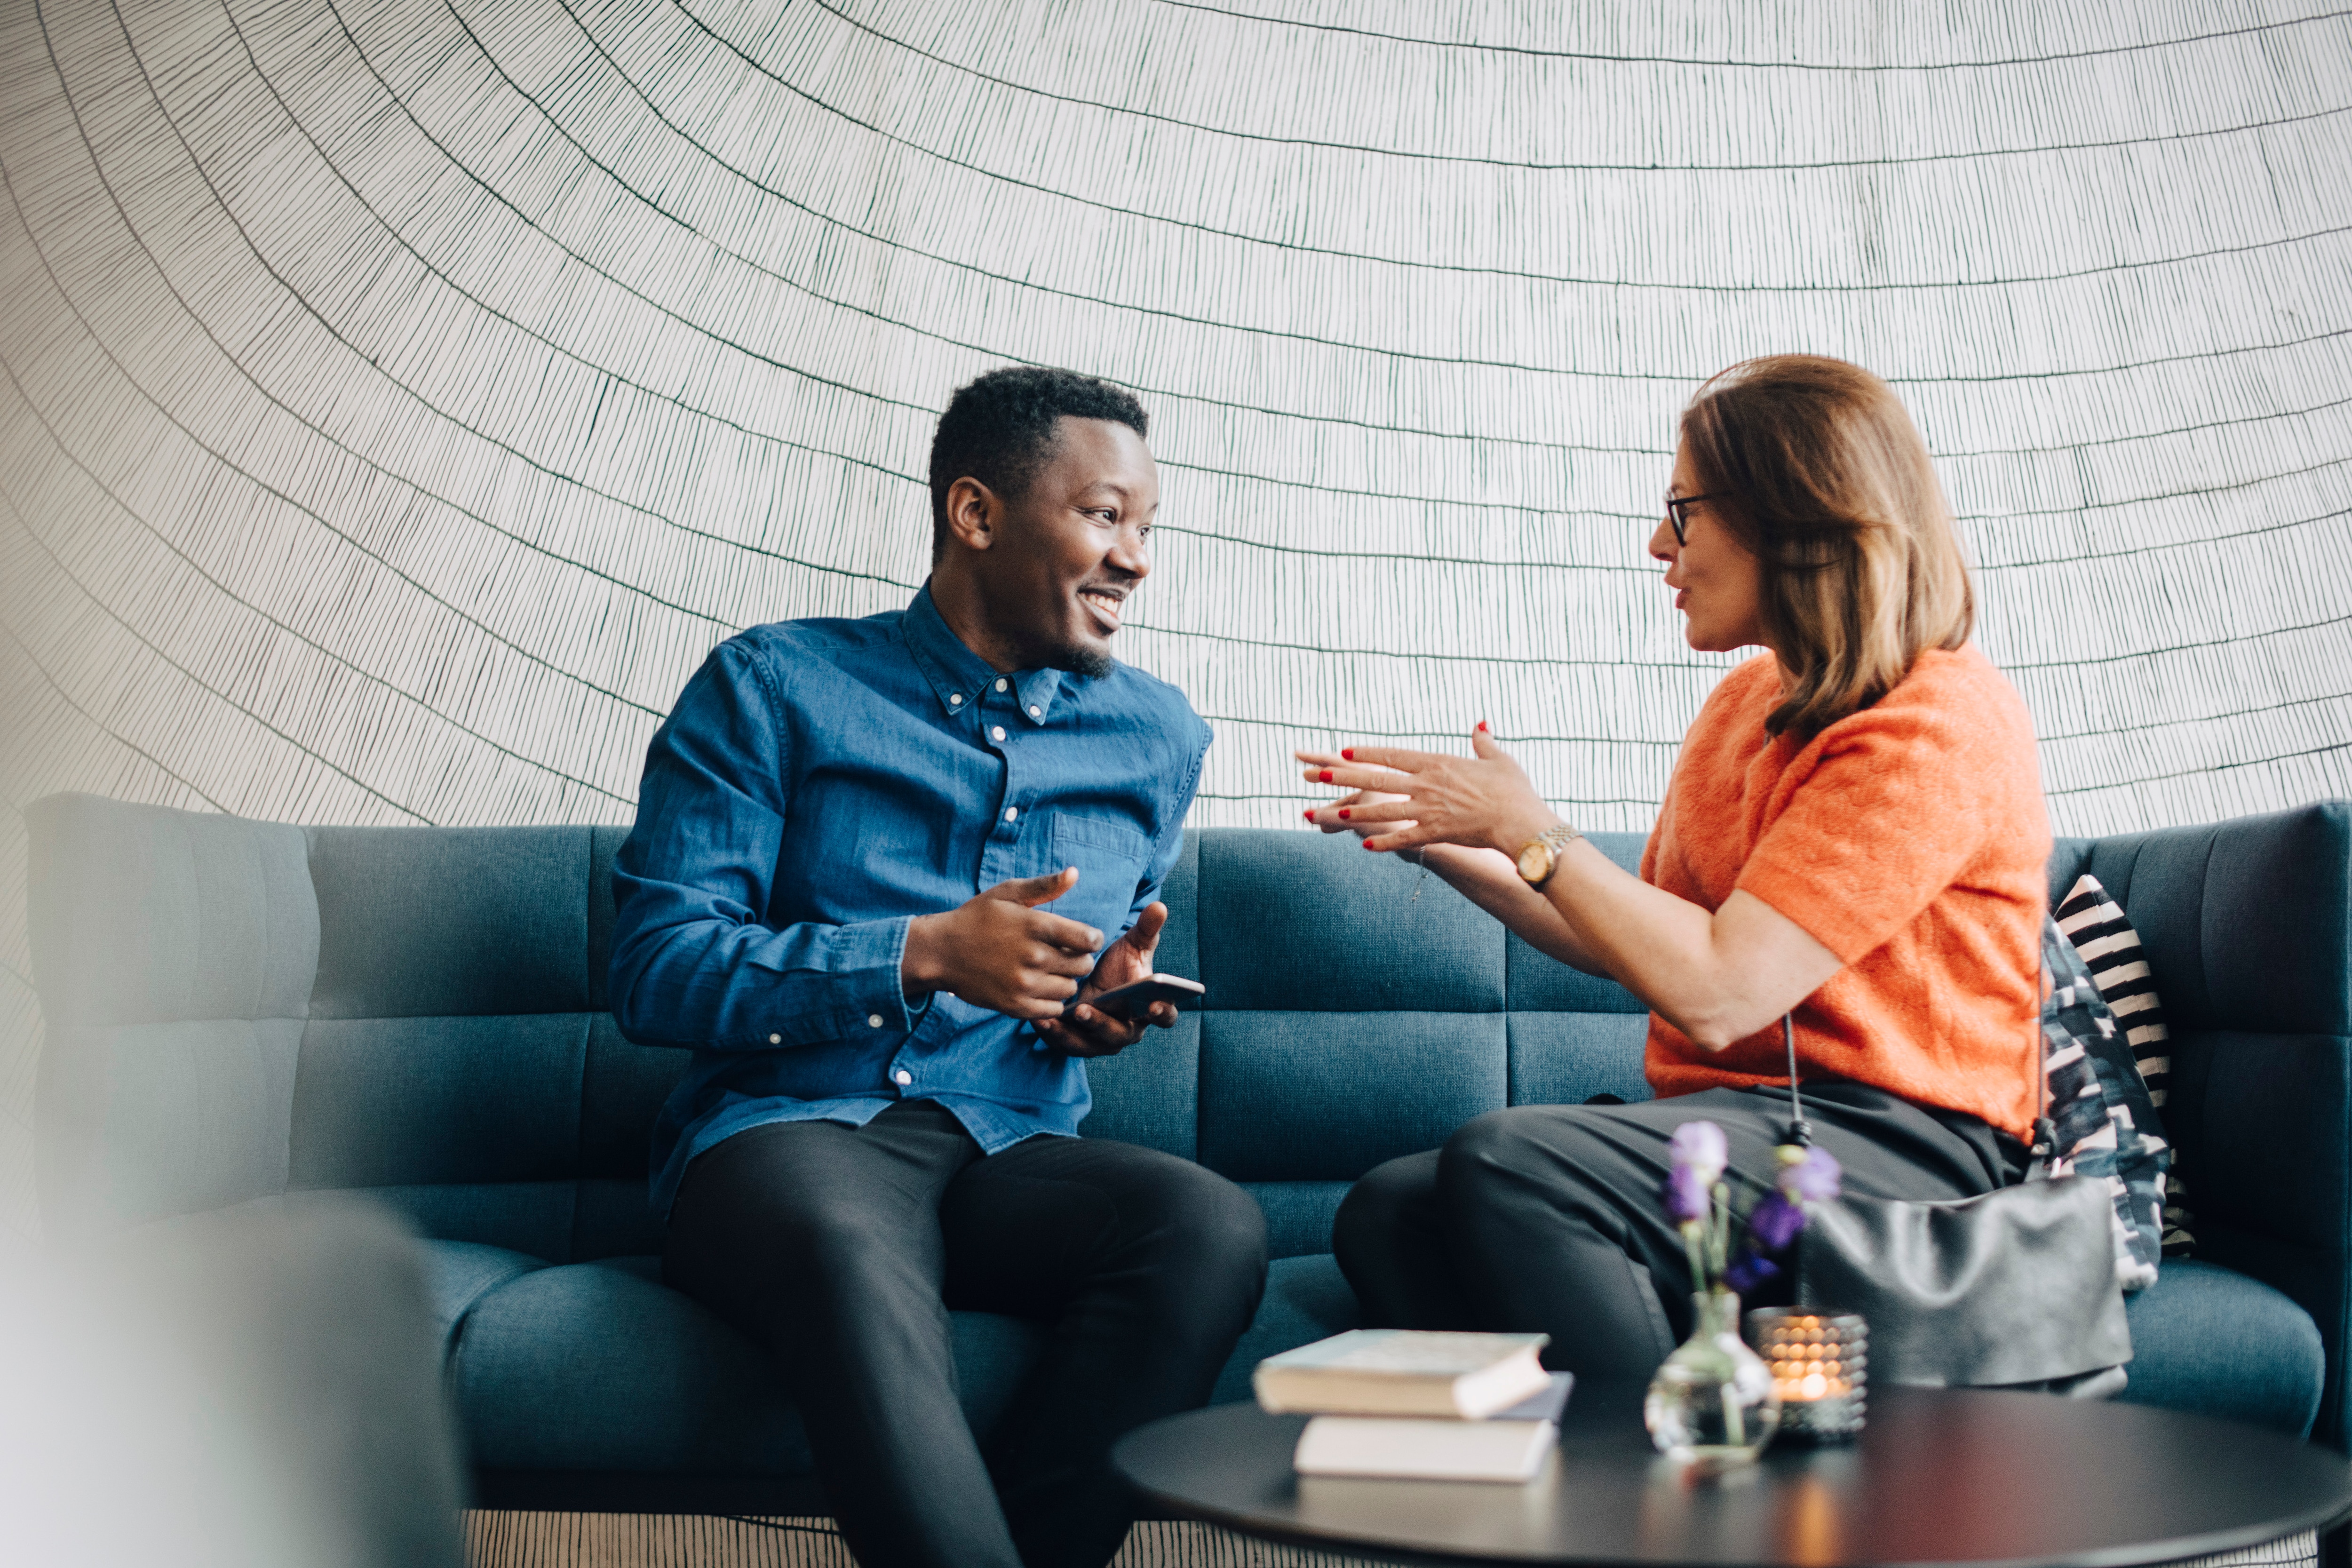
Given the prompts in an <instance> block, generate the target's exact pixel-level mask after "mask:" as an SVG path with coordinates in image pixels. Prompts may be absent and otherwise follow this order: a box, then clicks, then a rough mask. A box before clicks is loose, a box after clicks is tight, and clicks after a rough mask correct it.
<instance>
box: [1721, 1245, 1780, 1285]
mask: <svg viewBox="0 0 2352 1568" xmlns="http://www.w3.org/2000/svg"><path fill="white" fill-rule="evenodd" d="M1778 1278H1780V1265H1779V1264H1777V1263H1775V1262H1773V1261H1772V1260H1771V1259H1770V1258H1759V1257H1757V1256H1756V1255H1755V1254H1754V1253H1752V1252H1749V1251H1748V1250H1746V1249H1745V1248H1742V1249H1741V1251H1740V1253H1739V1256H1738V1257H1737V1258H1733V1259H1732V1260H1731V1266H1730V1267H1729V1268H1726V1269H1725V1270H1724V1271H1723V1285H1724V1289H1727V1290H1729V1291H1731V1292H1732V1293H1734V1294H1735V1295H1740V1296H1752V1295H1754V1294H1755V1293H1756V1289H1757V1287H1759V1286H1760V1285H1762V1284H1763V1283H1764V1282H1765V1281H1766V1280H1768V1279H1778Z"/></svg>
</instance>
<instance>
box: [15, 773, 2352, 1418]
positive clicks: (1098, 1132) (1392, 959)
mask: <svg viewBox="0 0 2352 1568" xmlns="http://www.w3.org/2000/svg"><path fill="white" fill-rule="evenodd" d="M26 823H27V826H28V827H29V829H30V830H31V838H32V865H31V870H32V878H31V895H32V908H31V914H32V930H33V939H34V959H35V964H36V968H37V979H38V984H39V987H40V994H41V999H42V1005H43V1008H44V1010H45V1012H46V1014H47V1020H48V1026H49V1046H48V1049H47V1051H46V1052H45V1053H44V1056H43V1059H42V1063H41V1069H40V1082H39V1087H38V1090H37V1101H38V1103H37V1128H36V1137H37V1162H38V1163H37V1175H38V1182H39V1187H40V1197H41V1204H42V1210H43V1215H44V1218H45V1221H46V1222H47V1225H48V1226H49V1227H50V1228H51V1230H52V1233H53V1234H58V1235H68V1234H71V1233H73V1232H75V1231H77V1230H81V1229H87V1228H97V1227H103V1226H110V1225H116V1224H120V1223H123V1222H125V1221H128V1220H135V1219H141V1218H147V1217H152V1216H157V1215H168V1214H178V1213H188V1212H194V1211H197V1210H202V1209H208V1208H216V1207H222V1206H226V1205H231V1204H235V1203H238V1202H242V1201H246V1200H247V1199H252V1198H257V1197H264V1196H270V1195H275V1194H282V1193H288V1192H299V1191H303V1190H309V1189H320V1188H359V1189H364V1190H367V1191H370V1192H373V1194H376V1195H378V1196H380V1197H382V1198H383V1199H384V1200H386V1201H388V1202H390V1203H392V1204H393V1205H395V1206H397V1207H399V1208H401V1209H403V1210H404V1211H405V1212H407V1213H408V1214H409V1215H411V1216H413V1217H414V1218H415V1221H416V1222H417V1224H418V1225H419V1226H421V1227H422V1228H423V1229H425V1231H426V1232H427V1233H428V1234H430V1235H434V1236H438V1237H446V1238H450V1239H457V1240H471V1241H484V1242H490V1243H494V1244H497V1245H500V1246H506V1247H515V1248H517V1249H518V1250H520V1251H525V1252H529V1253H531V1254H533V1255H534V1256H538V1257H541V1258H549V1259H551V1260H556V1261H569V1260H575V1259H580V1258H595V1257H604V1256H611V1255H616V1254H632V1253H645V1252H650V1251H654V1250H656V1249H657V1248H658V1247H659V1231H658V1227H657V1226H656V1223H655V1221H654V1218H653V1216H652V1215H650V1214H649V1213H648V1212H647V1208H646V1197H645V1190H646V1189H645V1167H646V1142H647V1131H648V1128H649V1127H650V1124H651V1122H652V1119H653V1115H654V1111H655V1109H656V1107H657V1106H658V1105H659V1103H660V1102H661V1100H662V1099H663V1098H664V1097H665V1096H666V1095H667V1092H668V1090H669V1088H670V1086H671V1084H672V1083H674V1082H675V1080H676V1079H677V1075H678V1074H679V1073H680V1072H681V1071H683V1070H684V1067H685V1059H686V1053H684V1052H681V1051H675V1050H665V1049H657V1048H647V1047H638V1046H635V1045H632V1044H631V1043H629V1042H628V1041H626V1040H624V1039H623V1038H621V1037H620V1035H619V1033H618V1031H617V1030H615V1029H614V1026H613V1024H612V1020H611V1018H610V1016H609V1015H608V1014H607V1013H606V1012H605V1011H604V1002H605V998H604V967H605V955H606V952H607V950H608V948H609V943H610V931H611V919H612V900H611V889H610V876H611V864H612V856H613V852H614V849H615V848H616V847H618V845H619V841H620V838H621V837H622V834H621V830H619V829H617V828H593V829H592V828H586V827H526V828H496V829H436V828H381V829H378V828H311V829H308V830H305V829H300V828H294V827H287V826H278V825H274V824H268V823H257V822H245V821H239V820H236V819H234V818H227V817H220V816H206V815H202V814H196V813H188V812H177V811H168V810H163V809H162V808H158V807H148V806H133V805H122V804H121V803H118V802H113V801H107V800H102V799H99V798H98V797H95V796H88V795H78V796H53V797H51V798H50V799H47V800H45V801H39V802H36V803H35V804H34V805H32V806H31V807H29V808H28V809H27V811H26ZM1595 841H1596V843H1598V844H1599V845H1600V846H1601V847H1602V848H1603V849H1604V850H1606V851H1607V852H1608V853H1609V854H1610V855H1611V856H1612V858H1616V859H1617V860H1618V861H1619V862H1620V863H1621V864H1625V865H1631V864H1632V863H1633V858H1634V857H1635V856H1636V855H1637V853H1638V851H1639V848H1640V840H1639V838H1638V837H1635V836H1633V835H1598V836H1596V837H1595ZM2086 869H2087V870H2090V871H2092V872H2094V873H2095V874H2096V875H2097V876H2098V877H2099V878H2100V879H2101V880H2102V881H2103V882H2104V883H2105V886H2106V888H2107V889H2108V890H2109V891H2110V892H2111V893H2113V894H2114V895H2115V896H2116V899H2117V900H2119V901H2120V902H2121V903H2122V904H2123V906H2124V908H2125V909H2126V911H2127V912H2128V913H2129V914H2130V916H2131V918H2132V920H2133V921H2134V923H2135V924H2136V925H2137V927H2138V929H2139V931H2140V932H2141V934H2142V936H2143V938H2144V940H2145V942H2146V944H2147V953H2148V957H2149V961H2150V963H2151V966H2152V968H2153V970H2154V973H2155V975H2156V978H2157V983H2158V988H2159V991H2160V992H2161V994H2162V996H2163V999H2164V1002H2165V1005H2166V1007H2167V1009H2168V1013H2169V1015H2170V1017H2171V1021H2172V1026H2173V1031H2174V1037H2175V1049H2174V1058H2173V1064H2174V1065H2173V1074H2172V1085H2173V1087H2172V1091H2171V1100H2170V1103H2169V1104H2168V1105H2167V1106H2166V1107H2165V1108H2164V1110H2165V1115H2166V1121H2167V1130H2168V1132H2169V1133H2170V1135H2171V1136H2172V1138H2173V1140H2174V1142H2176V1143H2177V1144H2178V1145H2179V1148H2180V1150H2181V1152H2182V1154H2183V1157H2184V1160H2185V1162H2186V1169H2187V1170H2188V1172H2189V1177H2190V1180H2191V1182H2192V1184H2193V1190H2192V1197H2193V1200H2194V1203H2195V1210H2196V1215H2197V1221H2198V1226H2197V1235H2198V1243H2199V1251H2200V1255H2201V1256H2203V1257H2206V1258H2210V1259H2212V1260H2213V1261H2216V1262H2219V1263H2222V1264H2225V1265H2229V1266H2231V1267H2234V1268H2241V1269H2242V1270H2243V1271H2245V1272H2247V1273H2249V1274H2252V1275H2253V1276H2255V1277H2256V1278H2258V1279H2263V1280H2265V1281H2268V1282H2269V1283H2271V1284H2273V1285H2275V1286H2277V1287H2278V1288H2279V1289H2283V1290H2284V1291H2286V1292H2287V1293H2288V1294H2289V1295H2290V1296H2292V1297H2294V1299H2295V1300H2297V1301H2298V1302H2299V1303H2301V1304H2302V1305H2303V1306H2304V1307H2305V1310H2308V1311H2310V1313H2311V1314H2312V1316H2313V1319H2314V1320H2315V1321H2316V1322H2317V1324H2318V1325H2319V1328H2320V1331H2321V1334H2322V1336H2323V1338H2324V1339H2325V1340H2326V1344H2327V1350H2328V1356H2329V1387H2328V1391H2327V1395H2326V1405H2324V1406H2323V1409H2322V1411H2321V1415H2320V1420H2319V1427H2318V1429H2319V1430H2320V1431H2322V1432H2324V1433H2325V1432H2332V1431H2336V1430H2339V1429H2340V1424H2341V1422H2342V1418H2343V1413H2344V1411H2345V1409H2346V1406H2347V1399H2346V1395H2347V1370H2348V1369H2347V1358H2346V1357H2345V1355H2344V1347H2345V1346H2346V1345H2347V1342H2352V1290H2347V1271H2352V1139H2348V1138H2347V1132H2352V805H2347V803H2344V802H2340V801H2338V802H2326V803H2322V804H2320V805H2312V806H2306V807H2302V808H2299V809H2297V810H2295V811H2290V812H2282V813H2275V814H2272V815H2270V816H2258V817H2244V818H2239V819H2236V820H2234V821H2231V822H2226V823H2221V824H2218V825H2214V826H2201V827H2191V828H2177V829H2169V830H2166V831H2163V832H2157V833H2144V834H2133V835H2126V836H2120V837H2111V838H2102V839H2095V840H2092V839H2070V840H2064V841H2062V842H2061V843H2060V844H2059V845H2058V847H2057V849H2056V852H2055V854H2053V858H2052V861H2051V884H2052V890H2053V897H2054V896H2056V895H2058V894H2062V893H2063V892H2064V891H2065V889H2067V888H2068V887H2070V886H2071V885H2072V883H2073V882H2074V879H2075V877H2076V876H2077V875H2079V874H2080V873H2081V872H2082V871H2083V870H2086ZM1167 897H1168V901H1169V904H1170V907H1171V911H1172V918H1171V922H1170V926H1169V930H1168V932H1167V935H1166V937H1165V938H1164V939H1163V944H1162V947H1161V950H1160V963H1161V966H1162V967H1163V968H1167V969H1170V970H1173V971H1175V972H1177V973H1186V974H1191V975H1193V976H1195V977H1197V978H1199V979H1200V980H1202V982H1203V983H1205V984H1207V986H1208V988H1209V990H1208V995H1207V998H1206V1005H1203V1006H1202V1007H1201V1008H1199V1009H1197V1010H1195V1011H1194V1012H1192V1013H1191V1014H1190V1015H1188V1016H1187V1017H1186V1018H1185V1019H1184V1021H1183V1023H1182V1024H1181V1026H1179V1027H1178V1028H1176V1029H1174V1030H1172V1031H1167V1032H1164V1033H1155V1034H1153V1035H1152V1036H1150V1037H1147V1039H1146V1040H1145V1042H1144V1043H1143V1044H1141V1045H1139V1046H1138V1047H1134V1048H1133V1049H1131V1050H1129V1051H1128V1052H1127V1053H1125V1054H1123V1055H1122V1056H1120V1057H1118V1058H1112V1059H1110V1060H1108V1061H1103V1062H1098V1063H1096V1064H1094V1065H1093V1067H1092V1068H1091V1072H1092V1077H1093V1081H1094V1085H1095V1094H1096V1109H1095V1111H1094V1113H1093V1115H1092V1116H1090V1117H1089V1118H1088V1119H1087V1123H1086V1126H1085V1129H1084V1131H1086V1132H1087V1134H1088V1135H1090V1136H1107V1137H1116V1138H1121V1139H1126V1140H1129V1141H1132V1142H1139V1143H1143V1144H1147V1145H1150V1146H1151V1147H1154V1148H1159V1149H1164V1150H1166V1151H1168V1152H1171V1153H1176V1154H1181V1155H1183V1156H1186V1157H1188V1158H1192V1159H1197V1160H1199V1161H1200V1162H1202V1163H1203V1164H1206V1165H1208V1166H1210V1167H1211V1168H1212V1169H1214V1170H1217V1171H1220V1172H1222V1173H1224V1174H1226V1175H1229V1176H1231V1177H1233V1178H1234V1180H1236V1181H1238V1182H1241V1183H1243V1184H1244V1185H1245V1186H1247V1187H1248V1188H1249V1189H1250V1190H1251V1191H1252V1192H1254V1193H1255V1194H1256V1195H1257V1197H1258V1199H1259V1201H1260V1203H1261V1204H1262V1205H1264V1206H1265V1210H1266V1213H1267V1216H1268V1218H1269V1220H1270V1222H1271V1225H1272V1228H1273V1232H1274V1238H1275V1246H1276V1252H1277V1253H1278V1254H1285V1255H1286V1254H1296V1253H1303V1252H1317V1251H1321V1250H1323V1249H1324V1248H1325V1247H1328V1234H1329V1222H1330V1216H1331V1214H1332V1212H1333V1211H1334V1210H1335V1209H1336V1207H1337V1205H1338V1203H1339V1197H1340V1195H1341V1194H1343V1193H1344V1192H1345V1191H1346V1189H1347V1185H1348V1184H1349V1183H1350V1182H1351V1181H1353V1180H1354V1179H1355V1178H1356V1177H1358V1176H1360V1175H1361V1174H1362V1173H1364V1172H1365V1171H1367V1170H1369V1169H1370V1167H1371V1166H1373V1165H1375V1164H1377V1163H1380V1162H1381V1161H1382V1160H1385V1159H1388V1158H1390V1157H1391V1156H1392V1155H1396V1154H1401V1153H1407V1152H1412V1151H1414V1150H1419V1149H1427V1148H1432V1147H1434V1146H1436V1145H1437V1144H1438V1143H1440V1142H1443V1141H1444V1138H1445V1136H1446V1135H1447V1134H1448V1133H1449V1132H1451V1131H1453V1129H1454V1127H1456V1126H1458V1125H1459V1124H1460V1123H1461V1122H1462V1121H1465V1120H1466V1119H1467V1118H1469V1117H1471V1116H1474V1115H1476V1114H1478V1113H1479V1112H1481V1111H1485V1110H1493V1109H1496V1108H1497V1107H1500V1106H1503V1105H1507V1104H1526V1103H1531V1102H1551V1103H1565V1102H1575V1101H1580V1100H1584V1099H1587V1098H1588V1097H1590V1096H1592V1095H1594V1094H1601V1093H1610V1094H1615V1095H1617V1096H1619V1097H1621V1098H1623V1099H1626V1100H1635V1099H1640V1098H1643V1097H1644V1096H1645V1095H1646V1093H1647V1090H1646V1089H1645V1088H1644V1086H1643V1081H1642V1077H1641V1040H1642V1036H1643V1027H1644V1016H1643V1012H1642V1009H1641V1008H1640V1006H1639V1005H1638V1004H1636V1003H1635V1002H1634V1001H1633V998H1632V997H1631V996H1630V995H1629V994H1626V993H1625V992H1624V991H1622V989H1620V988H1619V987H1617V986H1615V985H1613V984H1609V983H1607V982H1605V981H1599V980H1594V979H1591V978H1589V977H1587V976H1584V975H1580V974H1578V973H1575V972H1574V971H1571V970H1569V969H1567V968H1564V967H1563V966H1561V965H1559V964H1557V963H1551V962H1550V961H1549V960H1546V959H1544V958H1542V957H1540V956H1539V955H1538V954H1536V953H1535V952H1533V951H1532V950H1530V949H1528V947H1527V946H1526V944H1525V943H1523V942H1520V941H1519V940H1518V939H1517V938H1516V937H1512V936H1508V935H1507V934H1506V933H1504V932H1503V931H1502V930H1501V928H1500V927H1499V926H1497V925H1496V923H1495V922H1493V921H1489V920H1487V919H1486V917H1485V916H1483V915H1481V914H1479V913H1478V912H1477V911H1476V910H1474V909H1473V908H1471V907H1470V906H1469V904H1468V903H1467V902H1466V901H1465V900H1463V899H1462V898H1460V896H1459V895H1457V894H1455V893H1454V891H1453V890H1452V889H1450V888H1448V887H1447V886H1446V885H1445V884H1444V882H1442V881H1440V880H1438V879H1436V878H1434V877H1431V878H1428V879H1423V878H1421V877H1420V875H1419V873H1418V872H1417V871H1416V870H1415V869H1414V868H1412V867H1411V866H1408V865H1406V864H1404V863H1403V862H1402V861H1400V860H1398V859H1396V858H1393V857H1388V856H1373V855H1367V854H1364V853H1363V852H1362V851H1361V850H1360V849H1357V848H1356V847H1354V845H1353V841H1352V839H1350V838H1349V837H1322V836H1319V835H1315V834H1310V833H1307V832H1303V831H1258V830H1244V829H1214V830H1210V831H1208V832H1204V833H1197V834H1192V835H1189V836H1188V838H1187V843H1186V847H1185V852H1184V857H1183V859H1182V861H1181V864H1180V865H1179V867H1178V868H1177V870H1176V872H1175V874H1174V876H1173V877H1172V878H1171V880H1170V883H1169V887H1168V891H1167Z"/></svg>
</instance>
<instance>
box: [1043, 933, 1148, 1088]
mask: <svg viewBox="0 0 2352 1568" xmlns="http://www.w3.org/2000/svg"><path fill="white" fill-rule="evenodd" d="M1167 923H1168V906H1167V905H1166V904H1147V905H1145V906H1144V910H1143V913H1142V914H1141V915H1139V916H1138V917H1137V918H1136V921H1135V924H1134V925H1133V926H1132V927H1130V928H1129V931H1128V933H1127V934H1126V935H1125V936H1123V937H1120V938H1119V939H1118V941H1117V942H1113V943H1111V944H1110V946H1109V947H1108V948H1107V949H1106V950H1104V952H1103V955H1102V962H1100V963H1097V964H1096V965H1095V972H1094V973H1092V974H1091V975H1088V976H1087V983H1086V984H1084V985H1081V986H1079V987H1078V994H1077V995H1076V996H1075V997H1073V998H1072V999H1071V1001H1070V1005H1069V1008H1068V1010H1067V1011H1066V1012H1064V1013H1063V1015H1062V1016H1060V1017H1058V1018H1045V1019H1040V1020H1039V1021H1038V1023H1037V1026H1036V1028H1037V1035H1038V1037H1039V1038H1041V1039H1043V1040H1044V1041H1045V1043H1046V1044H1047V1045H1049V1046H1051V1047H1054V1048H1055V1050H1057V1051H1066V1052H1068V1053H1069V1054H1070V1055H1071V1056H1074V1057H1110V1056H1117V1055H1118V1053H1119V1052H1121V1051H1123V1050H1125V1049H1127V1047H1129V1046H1131V1045H1133V1044H1135V1042H1136V1041H1138V1040H1139V1039H1141V1038H1143V1031H1144V1028H1145V1026H1147V1025H1148V1026H1150V1027H1152V1028H1156V1029H1165V1028H1167V1027H1169V1026H1171V1025H1172V1024H1174V1023H1175V1022H1176V1005H1175V1004H1174V1003H1172V1002H1154V1003H1153V1004H1152V1005H1151V1007H1150V1011H1148V1012H1147V1013H1145V1014H1144V1015H1143V1016H1141V1017H1139V1018H1114V1017H1112V1016H1110V1015H1109V1014H1108V1013H1104V1012H1100V1011H1097V1009H1096V1008H1094V1007H1091V1006H1089V1005H1087V1004H1088V1003H1089V1002H1091V1001H1092V1000H1093V999H1094V998H1095V997H1097V996H1099V995H1101V994H1103V993H1104V992H1106V991H1116V990H1118V988H1119V987H1120V986H1122V985H1129V984H1133V983H1134V982H1136V981H1138V980H1144V979H1149V978H1150V975H1151V973H1152V970H1151V955H1152V953H1153V952H1155V951H1156V950H1157V949H1158V948H1159V946H1160V929H1161V928H1162V927H1164V926H1165V925H1167Z"/></svg>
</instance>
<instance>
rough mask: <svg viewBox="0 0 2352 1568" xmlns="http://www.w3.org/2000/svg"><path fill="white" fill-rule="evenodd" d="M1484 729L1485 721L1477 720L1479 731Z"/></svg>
mask: <svg viewBox="0 0 2352 1568" xmlns="http://www.w3.org/2000/svg"><path fill="white" fill-rule="evenodd" d="M1478 728H1480V729H1481V730H1484V729H1485V728H1486V721H1485V720H1484V719H1481V720H1479V721H1478Z"/></svg>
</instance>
